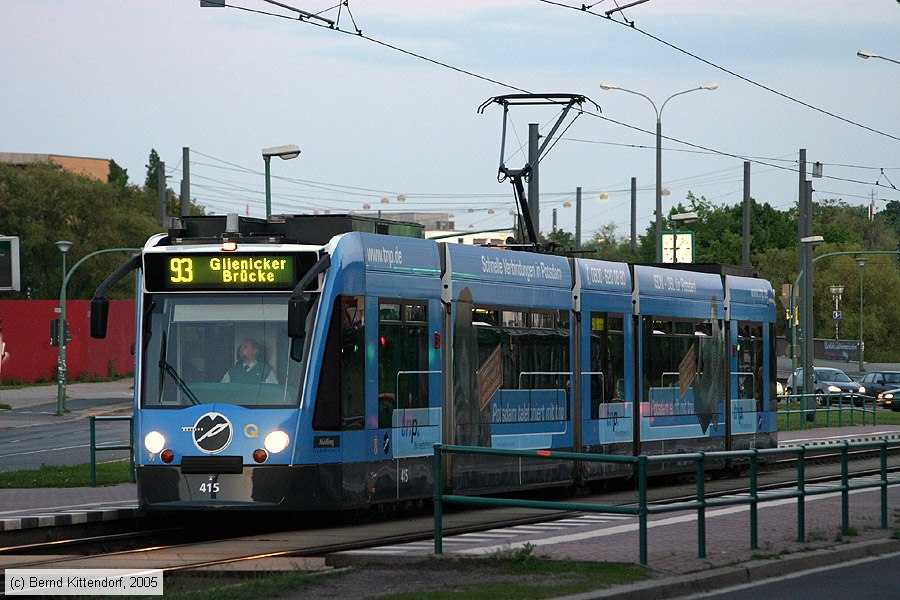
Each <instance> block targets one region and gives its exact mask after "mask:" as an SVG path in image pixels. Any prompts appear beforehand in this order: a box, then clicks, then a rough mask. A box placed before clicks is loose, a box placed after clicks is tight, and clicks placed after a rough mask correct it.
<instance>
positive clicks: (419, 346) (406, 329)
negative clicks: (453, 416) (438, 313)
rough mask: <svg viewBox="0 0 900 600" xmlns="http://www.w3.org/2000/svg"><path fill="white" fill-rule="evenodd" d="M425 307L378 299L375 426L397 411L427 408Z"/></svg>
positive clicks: (422, 303) (384, 425)
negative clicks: (376, 408) (376, 416)
mask: <svg viewBox="0 0 900 600" xmlns="http://www.w3.org/2000/svg"><path fill="white" fill-rule="evenodd" d="M429 375H430V374H429V372H428V304H427V302H426V301H424V300H381V301H380V302H379V305H378V426H379V427H381V428H387V427H391V426H392V424H393V412H394V410H398V409H407V408H427V407H428V380H429Z"/></svg>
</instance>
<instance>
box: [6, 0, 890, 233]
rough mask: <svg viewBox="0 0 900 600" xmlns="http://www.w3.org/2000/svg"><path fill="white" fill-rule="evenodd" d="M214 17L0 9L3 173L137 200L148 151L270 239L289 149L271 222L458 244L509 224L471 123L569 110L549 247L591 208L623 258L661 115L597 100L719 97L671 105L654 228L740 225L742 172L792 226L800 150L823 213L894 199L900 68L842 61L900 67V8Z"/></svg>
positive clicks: (662, 4) (521, 131) (202, 196)
mask: <svg viewBox="0 0 900 600" xmlns="http://www.w3.org/2000/svg"><path fill="white" fill-rule="evenodd" d="M226 1H227V4H228V5H229V6H231V7H224V8H211V7H201V6H200V2H199V0H154V1H153V2H148V1H139V0H105V1H104V0H79V1H78V2H71V1H69V0H3V2H2V3H0V57H2V59H0V60H2V62H0V64H2V66H3V75H4V79H5V85H2V86H0V152H30V153H40V154H61V155H69V156H87V157H94V158H109V159H113V160H115V161H116V163H118V164H119V165H120V166H121V167H123V168H125V169H127V172H128V175H129V178H130V181H131V182H132V183H135V184H139V185H142V184H143V183H144V180H145V177H146V171H147V170H146V165H147V163H148V156H149V154H150V151H151V149H155V150H156V151H157V152H158V153H159V155H160V158H161V159H162V160H163V161H165V163H166V171H167V174H168V176H169V177H170V179H169V186H170V187H171V188H172V189H174V190H176V192H178V191H179V190H180V182H181V179H182V176H183V170H182V164H181V159H182V148H183V147H189V148H190V150H191V158H190V181H191V196H192V197H193V198H194V199H195V200H196V201H197V202H199V203H200V204H203V205H204V206H206V208H207V210H208V212H211V213H213V214H224V213H228V212H238V213H240V214H250V215H252V216H258V217H263V216H265V182H264V175H263V173H264V164H263V160H262V156H261V150H262V149H263V148H267V147H272V146H280V145H287V144H296V145H298V146H299V147H300V148H301V150H302V154H301V155H300V157H299V158H297V159H295V160H290V161H281V160H279V159H272V164H271V171H272V194H273V203H272V206H273V213H309V212H313V211H325V210H328V211H331V212H347V211H350V210H354V211H363V210H364V206H365V205H366V204H368V205H369V206H370V210H377V209H383V210H384V211H386V213H389V212H391V211H398V210H406V211H408V210H439V211H446V212H451V213H452V214H453V215H454V220H455V222H456V224H457V228H459V229H472V230H480V229H489V228H496V227H505V226H508V225H509V224H510V223H511V220H512V219H511V217H510V216H509V211H510V210H511V209H512V208H514V206H515V202H514V196H513V191H512V186H511V185H510V184H509V183H508V182H503V183H501V182H498V177H497V174H498V167H499V165H500V146H501V126H502V112H503V111H502V109H501V107H500V106H499V105H497V104H490V105H489V106H487V108H485V109H484V111H483V112H482V113H481V114H479V112H478V108H479V106H480V105H481V104H482V103H483V102H485V101H486V100H488V99H489V98H492V97H494V96H499V95H504V94H511V93H521V92H522V91H527V92H530V93H544V94H550V93H564V94H578V95H583V96H585V97H586V98H587V100H586V101H585V103H584V104H583V105H582V107H583V109H584V110H583V112H582V113H581V114H580V115H579V116H578V117H577V118H576V119H574V120H573V119H571V118H570V119H568V120H567V121H566V122H565V123H564V125H563V126H562V128H561V129H560V131H559V133H558V135H557V137H556V138H555V143H554V142H553V141H551V144H552V146H551V147H550V148H549V151H548V152H547V153H546V154H545V155H544V156H543V157H542V159H541V163H540V195H541V202H540V206H541V217H540V219H541V230H542V231H544V232H545V233H546V232H549V230H550V228H551V223H552V216H551V212H552V209H554V208H555V209H557V213H558V221H557V222H558V226H559V227H561V228H563V229H566V230H568V231H573V230H574V227H575V226H574V221H575V209H574V201H575V190H576V188H577V187H581V188H582V190H583V225H582V231H583V238H585V239H587V238H589V237H590V236H591V235H592V234H593V232H594V231H596V230H597V229H599V228H600V227H602V226H607V225H610V224H612V225H615V227H616V233H617V234H618V235H619V236H622V237H626V236H627V235H628V234H629V230H630V227H629V221H630V206H631V201H630V181H631V178H632V177H635V178H636V179H637V186H638V195H637V204H638V207H637V215H636V217H637V223H638V231H639V233H641V232H643V231H644V230H645V229H646V227H647V226H648V224H649V223H650V222H651V220H652V219H653V210H654V204H655V195H654V187H655V173H656V170H655V164H656V163H655V144H656V141H655V135H654V133H655V128H656V117H657V114H656V111H655V108H654V106H653V105H651V102H650V101H648V100H647V98H643V97H640V96H637V95H634V94H631V93H626V92H623V91H621V90H603V89H601V87H600V83H601V82H609V83H614V84H615V85H617V86H619V87H620V88H625V89H628V90H632V91H634V92H638V93H640V94H643V95H644V96H646V97H648V98H649V99H650V100H651V101H652V102H653V104H655V106H657V107H658V106H660V105H662V104H663V101H665V100H666V99H667V98H669V97H670V96H671V95H672V94H676V93H678V92H682V91H685V90H690V89H694V88H698V87H699V86H701V85H704V84H708V83H716V84H718V88H717V89H715V90H713V91H706V90H697V91H693V92H690V93H688V94H683V95H679V96H677V97H674V98H671V101H668V102H666V103H665V107H664V109H663V112H662V114H661V118H660V120H661V123H662V133H663V135H664V136H666V137H667V138H669V139H664V140H663V144H662V147H663V161H662V162H663V167H662V171H663V176H662V185H663V187H664V188H666V189H667V190H669V195H668V196H666V197H665V198H663V211H664V213H666V214H667V213H668V211H669V209H670V208H672V207H673V206H675V205H676V204H677V203H678V202H684V201H685V198H686V197H687V195H688V194H689V193H693V194H694V195H695V196H697V197H700V196H703V197H705V198H706V199H707V200H709V201H710V202H712V203H714V204H716V205H735V204H738V203H740V202H741V199H742V196H743V162H744V161H745V160H750V161H751V162H752V165H751V183H750V187H751V195H752V196H753V197H754V198H755V199H756V200H757V201H759V202H767V203H769V204H771V205H772V206H774V207H775V208H777V209H779V210H787V209H789V208H791V207H792V206H794V205H795V204H796V201H797V190H798V179H799V177H798V174H797V159H798V155H799V150H800V149H801V148H805V149H806V150H807V159H808V161H809V162H821V163H823V174H824V177H823V178H821V179H815V180H814V182H813V187H814V189H815V193H814V200H816V201H824V200H830V199H841V200H843V201H845V202H847V203H848V204H851V205H868V204H869V203H870V202H871V201H872V199H873V198H874V200H875V205H876V208H877V209H879V210H881V209H883V208H884V206H885V204H886V203H887V202H889V201H892V200H900V191H898V189H897V187H900V111H898V102H897V100H898V97H900V93H898V92H900V64H896V63H893V62H890V61H888V60H882V59H872V58H870V59H867V60H863V59H861V58H859V57H858V56H857V54H856V53H857V51H859V50H868V51H871V52H875V53H876V54H879V55H881V56H884V57H886V58H891V59H894V60H900V36H898V35H897V32H898V31H900V2H898V1H897V0H854V1H852V2H847V1H846V0H791V1H790V2H784V1H781V0H753V1H750V0H748V1H744V0H649V1H648V2H645V3H643V4H640V5H637V6H634V7H632V8H628V9H626V10H625V11H624V12H623V13H616V14H615V15H614V16H613V17H612V18H606V17H605V15H604V13H605V11H607V10H610V9H612V8H615V6H616V4H615V2H614V0H603V1H601V2H597V3H596V4H594V5H592V8H591V10H590V11H582V10H580V7H581V3H580V2H575V1H573V0H558V2H542V1H540V0H479V1H476V0H455V1H444V2H438V1H425V0H419V1H413V0H349V2H348V6H342V7H340V14H338V10H337V9H335V8H333V7H334V6H335V0H284V1H283V2H282V3H283V4H287V5H290V6H293V7H295V8H298V9H301V10H303V11H306V12H308V13H317V14H321V16H323V17H325V18H328V19H330V20H332V21H337V23H336V24H335V26H334V27H327V26H326V27H320V26H316V25H315V24H314V23H320V24H321V23H322V22H321V21H300V20H298V19H297V18H296V15H297V13H295V12H292V11H289V10H285V9H283V8H279V7H278V6H276V5H273V4H271V3H268V2H265V1H263V0H226ZM627 3H628V2H627V1H623V2H620V3H619V4H620V5H621V4H627ZM233 7H240V8H233ZM328 9H330V10H328ZM263 13H268V14H263ZM623 15H624V17H623ZM625 19H627V20H628V22H629V23H633V26H631V25H629V24H628V23H626V22H625ZM357 29H359V30H361V31H362V35H357V34H356V31H357ZM692 55H693V56H692ZM595 104H596V105H598V106H599V107H600V109H599V110H598V109H597V108H596V106H595ZM826 113H830V114H826ZM557 114H558V107H553V106H540V107H514V108H512V109H511V110H510V125H509V128H508V131H507V140H506V148H507V156H505V157H504V160H505V164H506V165H507V166H508V167H510V168H520V167H522V166H524V165H525V163H526V159H527V157H526V156H525V155H524V154H523V151H522V150H521V149H522V148H523V147H524V148H527V138H528V124H529V123H538V124H539V125H540V126H541V132H542V134H547V133H549V131H550V128H551V127H552V124H553V123H554V122H555V120H556V116H557ZM570 122H571V124H570ZM895 186H897V187H895ZM400 199H405V201H403V202H400ZM567 203H569V204H571V206H567ZM0 226H2V224H0Z"/></svg>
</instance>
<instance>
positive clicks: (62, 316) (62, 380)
mask: <svg viewBox="0 0 900 600" xmlns="http://www.w3.org/2000/svg"><path fill="white" fill-rule="evenodd" d="M56 246H57V247H58V248H59V249H60V251H61V252H62V253H63V279H62V285H61V286H60V288H59V363H58V365H57V387H56V414H57V416H62V415H63V414H64V413H65V412H66V379H67V377H68V368H67V367H66V342H67V340H66V333H67V332H68V329H69V328H68V326H67V324H66V288H67V287H68V285H69V279H71V277H72V273H74V272H75V270H76V269H77V268H78V267H80V266H81V264H82V263H83V262H84V261H86V260H87V259H89V258H91V257H92V256H96V255H98V254H106V253H107V252H140V250H141V249H140V248H107V249H105V250H95V251H94V252H91V253H89V254H86V255H84V256H82V257H81V259H79V260H78V262H76V263H75V264H74V265H72V268H71V270H69V271H68V272H66V252H68V251H69V248H71V247H72V246H73V244H72V242H69V241H67V240H60V241H58V242H56Z"/></svg>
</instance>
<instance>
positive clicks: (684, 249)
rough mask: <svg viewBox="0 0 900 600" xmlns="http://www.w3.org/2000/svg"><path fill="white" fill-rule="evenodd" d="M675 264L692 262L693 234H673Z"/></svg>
mask: <svg viewBox="0 0 900 600" xmlns="http://www.w3.org/2000/svg"><path fill="white" fill-rule="evenodd" d="M675 262H677V263H692V262H694V234H693V233H690V232H687V233H676V234H675Z"/></svg>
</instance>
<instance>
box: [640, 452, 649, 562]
mask: <svg viewBox="0 0 900 600" xmlns="http://www.w3.org/2000/svg"><path fill="white" fill-rule="evenodd" d="M638 540H639V541H638V546H639V547H640V549H639V553H640V562H641V564H642V565H644V566H645V567H646V566H647V457H646V456H645V455H643V454H642V455H641V456H639V457H638Z"/></svg>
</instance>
